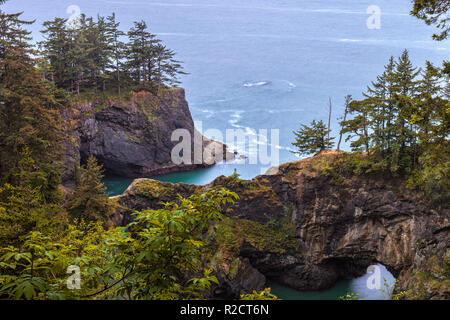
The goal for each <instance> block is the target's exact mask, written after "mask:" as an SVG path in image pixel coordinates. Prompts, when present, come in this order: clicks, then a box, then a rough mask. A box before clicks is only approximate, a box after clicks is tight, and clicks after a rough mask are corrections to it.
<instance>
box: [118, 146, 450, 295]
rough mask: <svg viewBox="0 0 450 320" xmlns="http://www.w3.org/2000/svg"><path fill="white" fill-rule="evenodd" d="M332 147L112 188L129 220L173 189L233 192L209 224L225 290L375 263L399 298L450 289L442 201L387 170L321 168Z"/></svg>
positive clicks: (303, 286) (317, 283) (313, 285)
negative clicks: (237, 169)
mask: <svg viewBox="0 0 450 320" xmlns="http://www.w3.org/2000/svg"><path fill="white" fill-rule="evenodd" d="M336 155H337V152H328V153H326V154H321V155H319V156H316V157H314V158H309V159H306V160H302V161H296V162H291V163H287V164H284V165H282V166H281V167H280V168H279V171H278V173H277V174H275V175H261V176H258V177H256V178H255V179H253V180H250V181H245V180H240V179H237V178H232V177H228V178H227V177H219V178H218V179H216V180H215V181H214V182H212V183H211V184H209V185H207V186H201V187H200V186H192V185H185V184H176V185H172V184H167V183H160V182H157V181H153V180H146V179H140V180H136V181H135V182H134V183H133V184H132V185H131V186H130V187H129V188H128V190H127V191H126V192H125V193H124V194H123V195H121V196H119V197H116V199H117V201H118V203H119V204H121V205H122V206H124V207H127V208H129V209H130V210H126V209H125V210H121V212H120V213H118V215H117V218H116V222H117V223H119V224H121V223H126V222H128V221H129V218H128V217H129V214H128V212H129V211H131V210H133V209H137V210H142V209H148V208H158V207H159V205H158V202H159V201H168V200H173V199H174V198H175V195H176V194H177V193H179V194H182V195H188V194H190V193H192V192H193V191H195V190H199V191H202V190H206V189H208V188H213V187H218V186H220V187H226V188H229V189H231V190H233V191H235V192H236V193H238V195H239V196H240V200H239V201H238V203H237V204H236V206H234V207H233V208H230V209H229V210H228V211H227V216H228V218H226V219H225V221H224V222H223V223H221V224H220V225H219V226H217V227H216V229H217V230H216V236H215V237H214V241H213V242H214V243H215V247H214V248H215V249H214V250H213V251H214V252H213V253H212V258H211V261H212V263H211V265H212V266H213V267H214V268H215V270H216V273H217V274H218V275H220V276H219V278H220V279H221V280H222V287H220V288H218V291H220V292H221V293H223V292H228V294H229V297H236V296H238V295H239V294H240V293H242V292H248V291H251V290H254V289H257V288H260V287H261V281H262V277H261V276H260V275H264V277H265V278H266V279H271V280H273V281H275V282H278V283H280V284H283V285H286V286H290V287H292V288H295V289H299V290H320V289H326V288H329V287H331V286H332V285H334V284H335V283H336V281H338V280H339V279H351V278H354V277H356V276H360V275H362V274H364V273H365V272H366V268H367V267H368V266H369V265H371V264H374V263H381V264H383V265H385V266H386V267H387V269H388V270H389V271H390V272H391V273H392V274H393V275H394V277H396V279H397V281H398V282H397V285H396V288H395V290H396V292H400V291H405V292H404V297H405V298H424V299H425V298H427V299H443V298H447V299H448V298H450V274H449V270H450V268H449V262H450V248H449V246H450V232H449V231H450V210H449V207H448V205H447V206H445V207H439V208H438V207H436V208H433V207H431V206H430V205H429V204H427V203H426V202H425V200H423V198H422V197H421V196H420V195H419V194H418V193H416V192H412V191H411V190H408V189H406V188H404V187H403V185H404V183H401V182H396V181H394V180H392V179H391V180H389V179H385V178H383V177H368V176H359V177H356V176H354V177H344V176H338V175H336V174H335V173H330V172H327V170H326V169H323V168H327V163H329V161H333V159H334V158H335V157H336ZM227 261H228V262H227ZM230 265H233V266H234V267H230ZM238 274H240V275H245V276H237V275H238Z"/></svg>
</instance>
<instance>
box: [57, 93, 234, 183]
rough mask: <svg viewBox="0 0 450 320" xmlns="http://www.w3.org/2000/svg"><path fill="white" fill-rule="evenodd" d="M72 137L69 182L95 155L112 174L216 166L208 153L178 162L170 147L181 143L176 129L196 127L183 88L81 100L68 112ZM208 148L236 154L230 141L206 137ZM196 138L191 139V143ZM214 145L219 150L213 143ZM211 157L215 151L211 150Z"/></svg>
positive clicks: (68, 156)
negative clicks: (175, 137)
mask: <svg viewBox="0 0 450 320" xmlns="http://www.w3.org/2000/svg"><path fill="white" fill-rule="evenodd" d="M63 118H64V119H65V121H66V123H67V128H68V130H67V131H68V135H69V136H70V140H69V142H67V143H66V172H65V175H64V182H65V184H70V183H71V182H73V180H74V174H75V170H76V167H77V166H78V165H79V164H80V162H82V163H83V162H85V161H86V159H87V158H88V157H89V156H91V155H92V156H95V157H96V158H97V160H98V161H99V162H100V163H101V164H102V165H103V167H104V169H105V170H106V172H107V174H110V175H117V176H122V177H131V178H136V177H147V176H153V175H159V174H165V173H170V172H178V171H187V170H192V169H195V168H198V167H207V166H211V162H210V161H205V160H206V159H207V157H204V158H203V159H202V160H200V161H194V154H193V150H194V148H193V147H192V148H191V149H192V155H191V159H192V164H187V165H184V164H183V165H177V164H174V163H173V162H172V160H171V151H172V149H173V147H174V146H175V145H176V144H177V143H178V141H176V142H172V141H171V136H172V133H173V132H174V130H176V129H186V130H187V131H188V132H189V133H190V135H191V137H192V138H193V137H194V133H195V132H196V129H195V127H194V122H193V120H192V116H191V113H190V111H189V107H188V103H187V101H186V98H185V92H184V89H182V88H171V89H165V90H164V91H161V92H159V93H158V94H153V93H151V92H149V91H140V92H132V93H131V94H130V96H129V97H127V98H126V99H108V101H102V102H99V101H90V102H85V103H76V104H74V106H73V107H72V108H70V109H68V110H67V111H65V113H64V115H63ZM198 136H200V139H202V142H201V143H202V145H203V149H205V148H206V147H207V146H208V145H210V144H212V143H214V144H217V148H222V149H223V150H224V151H225V152H224V154H225V155H226V156H224V157H226V158H227V159H230V158H231V159H232V158H233V156H234V155H233V154H230V153H227V152H226V146H225V145H222V144H221V143H219V142H216V141H212V140H209V139H208V138H206V137H202V136H201V135H200V134H198ZM193 143H194V139H192V145H193ZM210 149H211V150H214V148H212V146H210ZM210 156H214V154H211V155H210Z"/></svg>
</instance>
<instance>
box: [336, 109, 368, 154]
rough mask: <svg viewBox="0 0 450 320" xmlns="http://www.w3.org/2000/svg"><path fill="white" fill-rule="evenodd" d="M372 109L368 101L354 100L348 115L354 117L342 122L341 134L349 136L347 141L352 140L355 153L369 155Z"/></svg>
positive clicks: (351, 144)
mask: <svg viewBox="0 0 450 320" xmlns="http://www.w3.org/2000/svg"><path fill="white" fill-rule="evenodd" d="M371 109H372V106H371V104H370V103H369V102H368V101H367V100H361V101H356V100H354V101H352V102H351V103H349V105H348V113H349V114H350V115H354V116H353V118H352V119H349V120H345V121H342V122H341V127H342V129H341V134H346V135H347V137H346V139H345V141H350V140H351V143H350V147H351V148H352V150H353V151H365V152H367V153H369V144H370V137H369V125H370V124H369V113H370V110H371ZM354 138H357V139H356V140H355V139H354Z"/></svg>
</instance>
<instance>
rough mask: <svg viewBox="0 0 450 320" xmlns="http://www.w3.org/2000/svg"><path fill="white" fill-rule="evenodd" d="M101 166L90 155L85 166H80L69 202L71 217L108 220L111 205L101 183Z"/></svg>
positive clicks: (87, 219)
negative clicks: (76, 182) (77, 178)
mask: <svg viewBox="0 0 450 320" xmlns="http://www.w3.org/2000/svg"><path fill="white" fill-rule="evenodd" d="M102 178H103V172H102V167H101V166H100V165H98V164H97V160H96V159H95V157H93V156H91V157H90V158H89V159H88V161H87V163H86V166H82V167H81V168H80V178H79V183H78V185H77V187H76V189H75V191H74V193H73V196H72V198H71V200H70V202H69V208H68V211H69V213H70V214H71V216H72V217H73V218H76V219H83V220H85V221H103V222H104V223H107V222H108V219H109V217H110V215H111V214H112V209H113V207H112V205H111V203H110V201H109V198H108V195H107V194H106V188H105V186H104V185H103V183H102V181H101V180H102Z"/></svg>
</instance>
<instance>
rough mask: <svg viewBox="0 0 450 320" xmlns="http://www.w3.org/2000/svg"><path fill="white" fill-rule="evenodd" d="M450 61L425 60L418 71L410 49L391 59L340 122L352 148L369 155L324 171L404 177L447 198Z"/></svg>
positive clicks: (341, 160) (433, 196) (435, 198)
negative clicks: (424, 66) (413, 62)
mask: <svg viewBox="0 0 450 320" xmlns="http://www.w3.org/2000/svg"><path fill="white" fill-rule="evenodd" d="M448 65H449V64H448V63H447V62H444V65H443V67H442V68H437V67H435V66H434V65H433V64H431V63H430V62H428V61H427V62H426V68H425V69H424V70H417V69H416V68H414V67H413V65H412V63H411V61H410V59H409V55H408V52H407V51H406V50H405V51H404V52H403V54H402V55H401V56H400V57H399V58H398V59H397V60H395V59H394V58H393V57H391V59H390V60H389V63H388V64H387V65H386V67H385V71H384V72H383V74H382V75H380V76H378V77H377V80H376V81H374V82H372V85H371V86H369V87H368V89H367V92H366V93H364V96H365V98H364V99H362V100H354V101H352V102H351V103H349V104H348V105H347V110H346V112H348V114H349V116H351V118H350V119H345V120H344V121H342V122H341V126H342V130H341V134H345V135H346V136H347V137H346V140H347V141H351V144H350V146H351V148H352V150H353V151H355V152H361V151H365V152H366V155H367V156H365V157H361V156H348V155H342V156H340V157H338V158H337V159H336V160H335V163H334V164H332V165H331V167H330V168H328V169H327V170H325V171H327V172H328V173H330V174H331V175H332V176H333V177H334V178H337V176H336V174H342V173H343V172H345V171H347V173H356V174H372V173H373V174H383V175H386V174H388V175H389V176H393V177H401V178H406V179H409V186H410V187H413V188H418V189H420V190H422V191H424V193H425V195H426V196H427V197H428V199H430V200H431V201H432V202H433V203H437V204H444V203H445V202H446V201H448V199H449V193H448V190H449V187H448V186H449V184H450V182H449V181H450V179H449V166H450V165H449V163H450V153H449V152H448V151H447V150H448V137H449V133H450V117H449V115H450V112H448V110H449V108H448V105H449V101H448V97H449V86H450V84H449V83H450V82H449V79H450V74H449V70H450V68H449V67H448ZM345 167H347V168H345Z"/></svg>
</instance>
